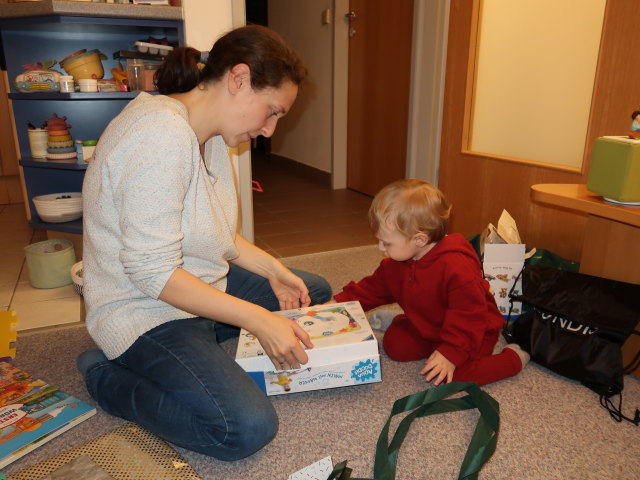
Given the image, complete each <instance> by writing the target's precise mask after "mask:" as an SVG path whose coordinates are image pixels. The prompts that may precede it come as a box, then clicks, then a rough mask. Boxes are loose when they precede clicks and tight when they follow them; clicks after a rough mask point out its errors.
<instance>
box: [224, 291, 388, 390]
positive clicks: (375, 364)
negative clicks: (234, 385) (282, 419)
mask: <svg viewBox="0 0 640 480" xmlns="http://www.w3.org/2000/svg"><path fill="white" fill-rule="evenodd" d="M274 313H276V314H278V315H282V316H283V317H286V318H290V319H291V321H294V322H297V323H298V324H299V325H300V326H301V327H302V328H304V329H305V331H306V332H307V333H308V334H309V336H310V337H311V341H312V342H313V345H314V348H312V349H308V350H306V352H307V355H308V356H309V362H308V363H307V364H305V365H304V367H303V368H300V369H297V370H277V369H276V368H274V365H273V364H272V363H271V360H270V359H269V357H268V356H267V355H265V353H264V351H263V350H262V346H261V345H260V342H258V340H257V338H256V337H255V336H254V335H252V334H251V333H249V332H248V331H246V330H245V329H242V330H241V331H240V339H239V341H238V350H237V352H236V362H238V364H239V365H240V366H241V367H242V368H243V369H244V370H245V371H246V372H247V373H248V374H249V375H250V376H251V378H253V379H254V380H255V382H256V383H257V384H258V385H259V386H260V388H261V389H262V390H263V391H264V392H265V393H266V394H267V395H282V394H287V393H296V392H305V391H309V390H319V389H324V388H336V387H346V386H351V385H363V384H366V383H373V382H380V381H381V380H382V376H381V372H380V355H379V353H378V341H377V339H376V337H375V335H374V334H373V330H371V326H370V325H369V322H368V321H367V317H366V316H365V314H364V311H363V310H362V307H361V306H360V303H359V302H343V303H333V304H328V305H316V306H314V307H307V308H297V309H294V310H282V311H279V312H274Z"/></svg>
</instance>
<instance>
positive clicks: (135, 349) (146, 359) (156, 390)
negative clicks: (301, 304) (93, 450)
mask: <svg viewBox="0 0 640 480" xmlns="http://www.w3.org/2000/svg"><path fill="white" fill-rule="evenodd" d="M294 273H296V274H297V275H298V276H300V277H301V278H302V279H303V280H304V281H305V283H306V285H307V287H308V288H309V295H310V296H311V300H312V302H311V303H312V304H317V303H324V302H326V301H328V300H329V299H330V298H331V287H330V286H329V284H328V283H327V282H326V280H324V279H323V278H322V277H319V276H317V275H313V274H310V273H307V272H302V271H298V270H294ZM227 293H229V294H231V295H234V296H236V297H238V298H242V299H244V300H247V301H250V302H252V303H255V304H258V305H260V306H263V307H264V308H267V309H269V310H272V311H273V310H277V309H279V304H278V301H277V298H276V297H275V295H274V294H273V291H272V290H271V287H270V285H269V283H268V282H267V281H266V280H265V279H264V278H262V277H260V276H258V275H254V274H252V273H250V272H248V271H246V270H244V269H242V268H239V267H235V266H232V268H231V270H230V272H229V276H228V282H227ZM238 331H239V329H237V328H235V327H231V326H228V325H224V324H220V323H217V322H212V321H211V320H208V319H204V318H200V317H196V318H187V319H181V320H174V321H171V322H168V323H165V324H163V325H160V326H158V327H156V328H154V329H152V330H150V331H148V332H146V333H145V334H143V335H141V336H140V337H139V338H138V339H137V340H136V341H135V342H134V344H133V345H132V346H131V347H129V349H128V350H127V351H126V352H125V353H123V354H122V355H121V356H119V357H118V358H115V359H113V360H111V361H100V362H97V363H95V364H94V365H92V366H91V367H90V368H89V369H88V370H87V372H86V376H85V382H86V384H87V389H88V391H89V393H90V394H91V396H92V397H93V398H94V399H95V401H96V402H97V403H98V404H99V405H100V407H101V408H102V409H103V410H105V411H106V412H107V413H110V414H111V415H115V416H118V417H122V418H124V419H126V420H129V421H132V422H136V423H138V424H139V425H140V426H142V427H143V428H145V429H147V430H149V431H150V432H152V433H154V434H156V435H157V436H159V437H160V438H163V439H164V440H166V441H168V442H171V443H173V444H175V445H179V446H181V447H183V448H186V449H189V450H193V451H195V452H199V453H202V454H205V455H210V456H213V457H216V458H218V459H220V460H237V459H240V458H244V457H246V456H249V455H251V454H252V453H254V452H256V451H257V450H259V449H260V448H262V447H263V446H264V445H266V444H267V443H268V442H269V441H270V440H271V439H272V438H273V437H274V436H275V434H276V432H277V430H278V419H277V416H276V413H275V410H274V409H273V406H272V405H271V402H270V401H269V400H268V399H267V397H266V396H265V394H264V392H263V391H262V390H260V389H259V388H258V386H257V385H256V383H255V382H254V381H253V380H252V379H251V378H250V377H249V376H248V375H247V374H246V373H245V372H244V370H242V368H240V367H239V366H238V364H237V363H236V362H235V360H234V358H232V357H230V356H229V355H228V354H227V353H226V352H225V351H224V350H222V348H221V347H220V345H219V342H221V341H223V340H225V339H227V338H231V337H232V336H234V335H236V336H237V334H238Z"/></svg>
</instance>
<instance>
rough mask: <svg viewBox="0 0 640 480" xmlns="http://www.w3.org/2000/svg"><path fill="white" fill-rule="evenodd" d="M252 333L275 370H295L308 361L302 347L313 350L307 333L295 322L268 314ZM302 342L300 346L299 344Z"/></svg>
mask: <svg viewBox="0 0 640 480" xmlns="http://www.w3.org/2000/svg"><path fill="white" fill-rule="evenodd" d="M268 315H269V317H268V318H266V319H264V320H263V321H261V322H259V323H258V324H257V325H256V327H255V328H254V329H253V331H252V333H253V334H254V335H255V336H256V337H258V340H259V341H260V345H262V348H263V349H264V351H265V353H266V354H267V355H268V357H269V358H270V359H271V361H272V362H273V365H274V366H275V367H276V369H277V370H295V369H298V368H300V365H301V364H305V363H307V362H308V361H309V357H308V356H307V353H306V352H305V351H304V348H303V347H302V345H304V346H305V347H307V348H313V343H311V339H310V338H309V335H308V334H307V332H305V331H304V329H303V328H302V327H301V326H300V325H298V323H297V322H295V321H293V320H291V319H289V318H285V317H281V316H279V315H276V314H273V313H271V312H268ZM300 342H302V344H300Z"/></svg>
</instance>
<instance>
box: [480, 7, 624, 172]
mask: <svg viewBox="0 0 640 480" xmlns="http://www.w3.org/2000/svg"><path fill="white" fill-rule="evenodd" d="M605 6H606V0H562V1H561V2H559V1H557V0H537V1H536V2H522V1H521V2H513V1H512V0H485V1H484V2H483V3H482V11H481V17H480V18H481V25H480V27H479V30H480V35H479V47H478V53H477V57H476V63H475V64H476V80H475V83H474V88H473V90H474V98H473V121H472V133H471V146H470V148H471V150H472V151H474V152H479V153H484V154H490V155H498V156H503V157H509V158H518V159H522V160H529V161H536V162H542V163H549V164H554V165H561V166H566V167H571V168H576V169H580V168H581V167H582V160H583V157H584V141H585V136H586V133H587V126H588V123H589V112H590V109H591V95H592V91H593V85H594V79H595V73H596V67H597V63H598V53H599V46H600V36H601V33H602V24H603V17H604V11H605ZM577 12H579V14H577ZM634 58H635V57H634ZM629 61H635V60H631V57H629ZM532 132H535V135H532Z"/></svg>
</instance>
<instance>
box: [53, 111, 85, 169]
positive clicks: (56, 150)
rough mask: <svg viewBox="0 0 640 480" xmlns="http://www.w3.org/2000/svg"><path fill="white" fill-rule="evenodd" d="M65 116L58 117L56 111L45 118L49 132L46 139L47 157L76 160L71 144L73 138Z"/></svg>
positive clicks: (74, 150)
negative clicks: (51, 115)
mask: <svg viewBox="0 0 640 480" xmlns="http://www.w3.org/2000/svg"><path fill="white" fill-rule="evenodd" d="M66 120H67V117H62V118H61V117H58V114H57V113H54V114H53V117H51V118H48V119H47V120H46V123H47V126H46V129H47V131H48V132H49V136H48V139H47V159H49V160H72V161H74V162H75V161H76V159H77V157H78V155H77V153H76V148H75V147H74V145H73V139H72V138H71V133H69V129H70V128H71V125H69V124H67V122H66Z"/></svg>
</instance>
